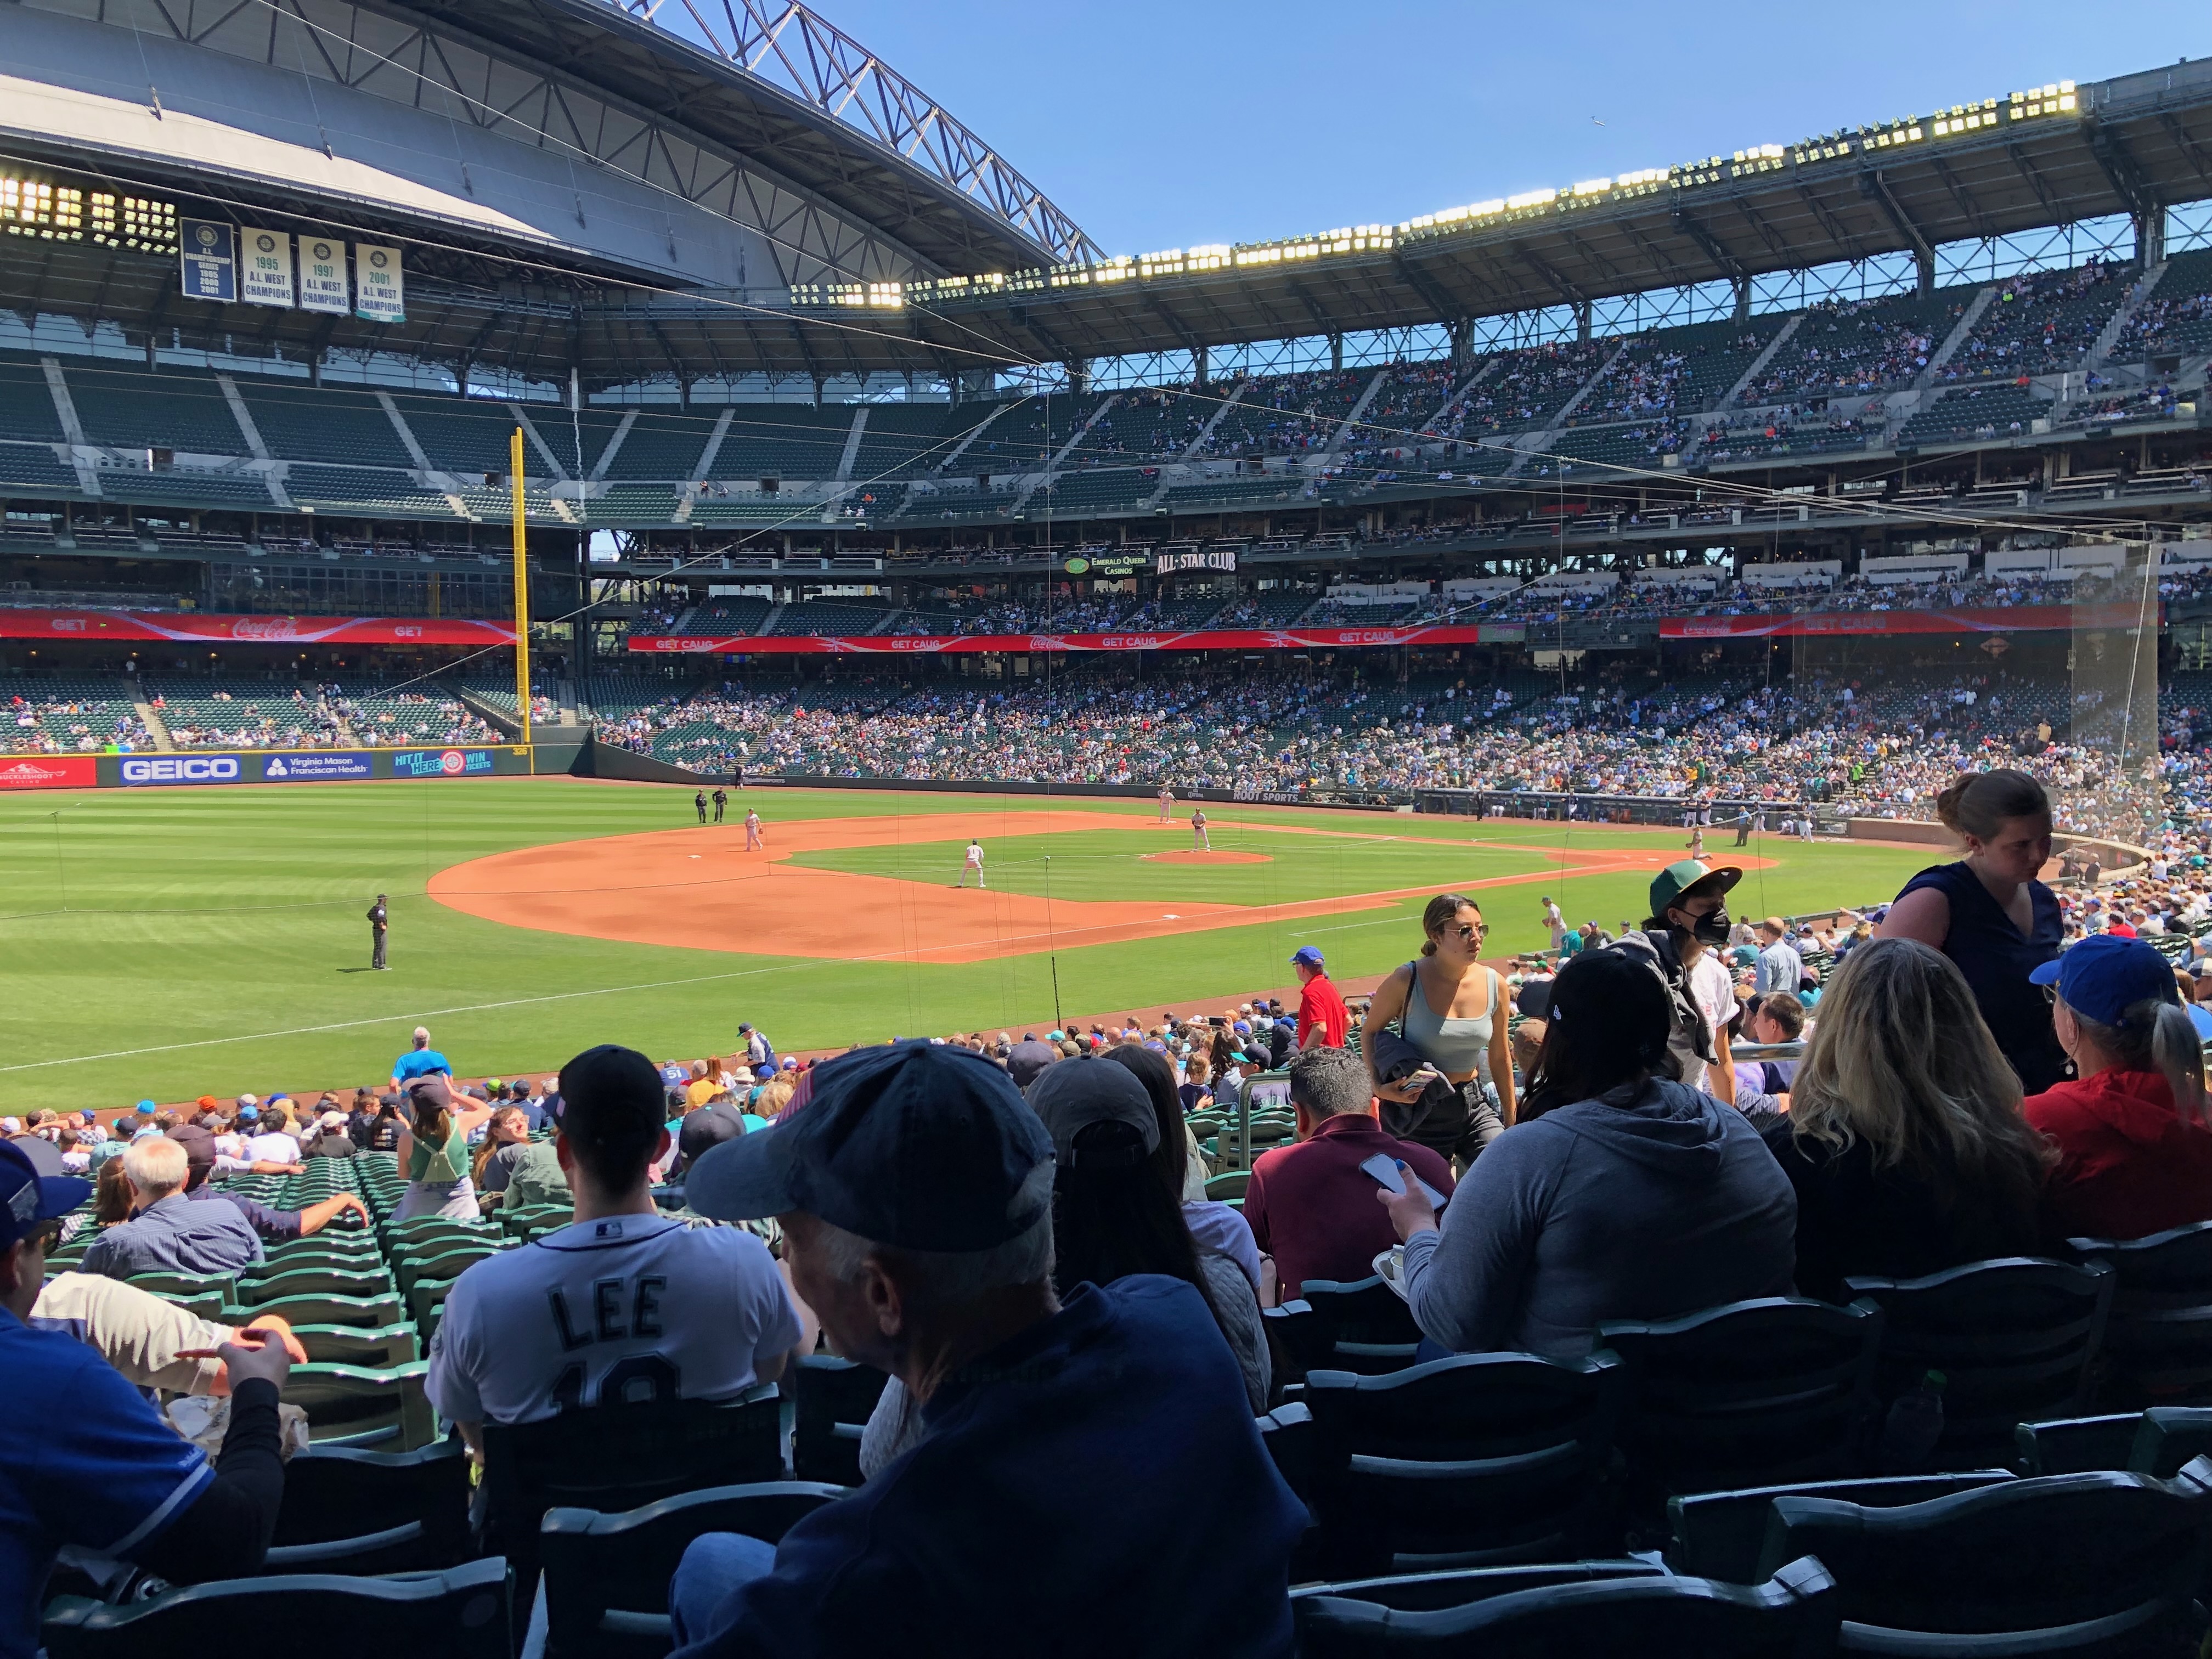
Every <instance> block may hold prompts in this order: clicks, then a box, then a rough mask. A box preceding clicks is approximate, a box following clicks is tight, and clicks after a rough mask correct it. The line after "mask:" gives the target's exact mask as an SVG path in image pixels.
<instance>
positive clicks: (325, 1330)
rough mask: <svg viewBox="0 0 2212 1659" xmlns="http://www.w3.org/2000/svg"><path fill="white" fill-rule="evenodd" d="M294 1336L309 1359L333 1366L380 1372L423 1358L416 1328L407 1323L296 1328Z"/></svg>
mask: <svg viewBox="0 0 2212 1659" xmlns="http://www.w3.org/2000/svg"><path fill="white" fill-rule="evenodd" d="M292 1334H293V1335H294V1336H295V1337H297V1338H299V1340H300V1346H301V1347H303V1348H305V1349H306V1350H307V1358H310V1359H313V1360H317V1361H319V1362H321V1363H323V1364H331V1365H356V1366H360V1367H362V1369H364V1370H383V1369H385V1368H386V1366H391V1365H408V1364H413V1363H414V1362H415V1361H416V1360H417V1359H420V1358H422V1344H421V1343H420V1342H419V1341H418V1340H416V1332H415V1328H414V1327H413V1326H412V1325H410V1324H409V1323H407V1322H405V1321H404V1320H394V1321H393V1322H392V1323H391V1324H389V1325H378V1326H374V1327H365V1326H360V1325H295V1326H294V1327H293V1328H292Z"/></svg>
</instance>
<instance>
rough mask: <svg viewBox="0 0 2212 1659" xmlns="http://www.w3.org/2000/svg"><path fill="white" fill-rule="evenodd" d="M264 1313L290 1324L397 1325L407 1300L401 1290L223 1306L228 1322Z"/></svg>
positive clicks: (238, 1322)
mask: <svg viewBox="0 0 2212 1659" xmlns="http://www.w3.org/2000/svg"><path fill="white" fill-rule="evenodd" d="M262 1314H275V1315H276V1316H277V1317H278V1318H280V1319H282V1320H283V1321H284V1322H285V1323H286V1324H288V1325H294V1326H299V1325H347V1326H351V1327H353V1328H356V1329H361V1330H374V1329H378V1328H381V1327H383V1326H386V1325H393V1324H397V1323H398V1322H399V1321H400V1320H401V1319H402V1318H404V1316H405V1314H406V1304H404V1303H403V1302H402V1301H400V1299H399V1297H398V1292H397V1291H390V1290H387V1291H385V1292H384V1293H383V1294H382V1295H380V1296H281V1297H272V1298H271V1299H270V1300H269V1301H266V1302H260V1303H256V1304H254V1305H253V1306H252V1307H250V1308H242V1307H239V1306H237V1305H235V1304H234V1305H232V1306H230V1307H228V1308H226V1309H224V1310H223V1312H222V1321H223V1322H224V1323H225V1324H227V1325H243V1324H245V1323H246V1322H247V1321H248V1320H250V1319H253V1318H256V1317H258V1316H260V1315H262Z"/></svg>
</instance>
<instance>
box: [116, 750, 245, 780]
mask: <svg viewBox="0 0 2212 1659" xmlns="http://www.w3.org/2000/svg"><path fill="white" fill-rule="evenodd" d="M123 781H124V782H125V783H236V782H237V781H238V757H237V756H235V755H162V756H159V757H151V756H149V757H146V758H144V759H140V758H138V757H136V756H134V757H131V758H130V759H128V760H126V761H125V762H124V763H123Z"/></svg>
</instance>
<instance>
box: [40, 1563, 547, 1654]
mask: <svg viewBox="0 0 2212 1659" xmlns="http://www.w3.org/2000/svg"><path fill="white" fill-rule="evenodd" d="M509 1630H510V1626H509V1624H508V1620H507V1563H506V1562H504V1561H502V1560H500V1559H498V1558H497V1557H494V1558H492V1559H489V1560H486V1561H471V1562H470V1563H469V1564H468V1565H466V1566H460V1567H454V1568H452V1569H450V1570H449V1571H445V1572H438V1573H422V1574H416V1575H410V1576H409V1577H399V1578H347V1577H338V1576H337V1575H335V1574H329V1573H312V1574H303V1575H301V1576H299V1577H283V1576H276V1575H271V1576H268V1577H259V1578H231V1579H224V1580H221V1581H219V1582H217V1583H209V1584H191V1585H187V1586H185V1588H183V1589H172V1590H164V1591H162V1592H161V1594H160V1595H155V1596H154V1597H152V1598H150V1599H149V1600H147V1601H134V1602H131V1603H128V1604H125V1605H123V1606H111V1605H109V1604H108V1603H106V1602H104V1601H87V1600H84V1599H83V1598H82V1597H78V1596H62V1597H59V1598H58V1599H57V1600H55V1601H52V1603H50V1604H49V1605H48V1606H47V1607H46V1623H45V1626H44V1627H43V1629H42V1630H41V1632H40V1635H41V1637H42V1638H43V1639H44V1641H45V1644H46V1652H47V1653H48V1654H49V1655H50V1656H51V1659H206V1656H208V1655H210V1654H213V1653H222V1652H228V1651H230V1650H234V1649H236V1648H239V1647H240V1646H241V1645H243V1646H245V1647H247V1648H249V1649H252V1650H262V1651H266V1650H271V1649H279V1648H297V1649H300V1650H304V1651H308V1652H312V1653H313V1654H314V1655H315V1659H392V1656H393V1655H394V1654H404V1655H406V1656H408V1659H507V1654H508V1652H509Z"/></svg>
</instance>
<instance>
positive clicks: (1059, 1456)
mask: <svg viewBox="0 0 2212 1659" xmlns="http://www.w3.org/2000/svg"><path fill="white" fill-rule="evenodd" d="M1098 1064H1099V1062H1098V1061H1096V1060H1063V1061H1062V1062H1060V1065H1058V1066H1053V1067H1050V1068H1049V1069H1048V1070H1047V1071H1046V1072H1045V1073H1044V1074H1043V1079H1041V1080H1040V1082H1039V1084H1038V1085H1037V1086H1039V1087H1042V1086H1044V1085H1045V1084H1046V1083H1047V1082H1050V1081H1052V1080H1054V1079H1058V1078H1059V1077H1060V1073H1069V1074H1070V1082H1069V1084H1067V1085H1058V1084H1055V1085H1054V1086H1055V1087H1061V1086H1074V1085H1075V1084H1077V1083H1079V1079H1075V1078H1074V1077H1073V1074H1074V1073H1079V1072H1084V1071H1087V1070H1090V1069H1092V1068H1095V1067H1096V1066H1097V1065H1098ZM1112 1069H1118V1068H1112ZM810 1075H811V1077H812V1079H813V1084H814V1088H813V1097H812V1099H811V1101H809V1102H808V1103H807V1105H806V1107H805V1109H804V1110H803V1111H800V1112H799V1113H797V1114H795V1115H791V1116H788V1117H786V1118H784V1119H783V1120H781V1121H779V1122H778V1123H776V1124H775V1126H774V1127H770V1128H768V1129H764V1130H759V1131H756V1132H755V1133H752V1134H749V1135H747V1136H745V1137H744V1139H741V1140H734V1141H731V1142H729V1143H728V1144H726V1145H725V1146H717V1147H715V1148H714V1150H713V1151H711V1152H708V1153H707V1154H706V1155H705V1156H704V1157H702V1158H701V1159H700V1160H699V1164H698V1167H697V1168H696V1170H693V1172H692V1174H691V1177H690V1182H688V1184H687V1186H686V1194H687V1196H688V1198H689V1200H690V1207H691V1208H692V1209H694V1210H696V1211H697V1212H700V1213H702V1214H705V1215H708V1216H713V1217H715V1218H720V1219H723V1220H738V1219H744V1218H752V1217H756V1216H764V1215H771V1214H773V1215H775V1217H776V1218H778V1219H779V1220H780V1221H781V1224H782V1225H783V1231H784V1245H785V1259H786V1261H787V1263H788V1264H789V1267H790V1269H791V1276H792V1283H793V1288H794V1289H796V1290H797V1291H798V1293H799V1297H801V1298H802V1299H803V1300H804V1301H805V1303H806V1304H807V1305H808V1306H809V1307H810V1308H811V1309H812V1310H814V1311H815V1313H816V1314H817V1316H819V1317H820V1319H821V1322H822V1328H823V1333H824V1334H826V1335H827V1336H828V1337H829V1340H830V1344H831V1346H833V1347H834V1348H835V1349H836V1351H837V1352H839V1353H841V1354H843V1355H844V1356H845V1357H847V1358H850V1359H855V1360H858V1361H860V1363H862V1364H868V1365H873V1366H876V1367H877V1368H878V1369H879V1370H885V1371H888V1372H889V1373H890V1382H889V1383H887V1384H886V1385H885V1387H884V1395H883V1400H882V1401H881V1403H880V1404H879V1405H878V1407H877V1410H876V1414H875V1417H874V1418H873V1419H872V1425H871V1428H870V1431H869V1435H868V1437H867V1438H866V1439H865V1440H864V1441H863V1442H862V1447H861V1467H862V1470H863V1473H864V1474H866V1484H865V1485H863V1486H859V1487H857V1488H856V1489H854V1491H853V1492H850V1493H849V1494H848V1496H846V1497H844V1498H840V1499H839V1500H838V1501H837V1502H836V1503H835V1504H824V1505H823V1506H822V1507H821V1508H819V1509H817V1510H812V1511H811V1513H809V1514H808V1515H806V1516H805V1517H803V1518H802V1519H801V1520H800V1521H799V1522H798V1523H797V1524H796V1525H794V1526H793V1527H792V1528H791V1529H790V1530H789V1531H787V1532H786V1533H785V1534H784V1535H783V1537H782V1540H781V1542H779V1543H776V1544H774V1545H770V1544H768V1543H764V1542H762V1541H758V1540H756V1539H750V1538H742V1537H739V1536H737V1535H736V1534H729V1533H709V1534H706V1535H704V1536H703V1537H701V1538H699V1539H697V1540H696V1541H694V1542H693V1543H692V1544H691V1546H690V1548H689V1549H687V1550H686V1551H685V1553H684V1559H683V1562H682V1564H681V1565H679V1566H678V1569H677V1571H676V1577H675V1580H674V1583H672V1584H671V1587H670V1591H669V1602H670V1608H669V1610H670V1615H671V1623H672V1625H673V1626H674V1634H675V1638H676V1644H677V1652H678V1656H679V1659H701V1656H706V1655H716V1656H721V1655H731V1656H735V1655H738V1654H753V1653H769V1652H805V1653H874V1652H890V1651H897V1650H903V1651H914V1650H920V1651H924V1652H930V1653H936V1652H949V1651H951V1650H953V1649H954V1648H955V1647H956V1646H957V1648H959V1649H960V1650H963V1651H966V1650H973V1651H975V1652H979V1653H1003V1652H1015V1651H1026V1650H1034V1649H1035V1648H1036V1644H1037V1632H1040V1631H1046V1630H1049V1631H1051V1632H1053V1636H1052V1638H1051V1641H1050V1643H1049V1644H1048V1645H1049V1646H1050V1647H1051V1648H1052V1650H1053V1651H1054V1654H1055V1656H1069V1659H1091V1656H1097V1659H1108V1656H1113V1659H1121V1656H1124V1655H1127V1654H1129V1653H1133V1652H1161V1653H1206V1652H1217V1651H1227V1652H1261V1651H1266V1652H1282V1653H1287V1652H1288V1651H1289V1650H1290V1647H1291V1624H1290V1606H1289V1600H1288V1583H1289V1565H1290V1551H1291V1546H1292V1545H1293V1544H1294V1543H1295V1542H1296V1541H1297V1538H1298V1536H1299V1535H1300V1534H1301V1533H1302V1532H1303V1531H1304V1527H1305V1521H1306V1516H1305V1510H1304V1505H1303V1504H1300V1503H1299V1502H1298V1501H1297V1498H1295V1497H1293V1496H1292V1495H1291V1491H1290V1489H1289V1488H1288V1487H1287V1486H1285V1485H1284V1484H1283V1481H1282V1479H1281V1477H1280V1476H1279V1475H1278V1474H1276V1473H1275V1469H1274V1466H1273V1462H1272V1461H1271V1460H1270V1459H1269V1457H1268V1455H1267V1451H1266V1450H1265V1449H1264V1448H1263V1447H1262V1445H1261V1442H1260V1437H1259V1435H1258V1433H1257V1432H1256V1431H1255V1429H1254V1427H1253V1424H1252V1417H1251V1411H1250V1408H1249V1406H1248V1405H1247V1403H1246V1401H1245V1395H1244V1384H1243V1375H1242V1373H1241V1372H1240V1371H1239V1370H1238V1368H1237V1361H1236V1358H1235V1357H1234V1356H1233V1355H1232V1354H1231V1352H1230V1349H1229V1345H1228V1343H1227V1342H1226V1341H1225V1340H1224V1339H1223V1337H1222V1334H1221V1330H1220V1327H1219V1326H1218V1324H1217V1323H1216V1322H1215V1321H1214V1318H1213V1315H1212V1311H1211V1310H1210V1308H1209V1307H1208V1305H1207V1304H1206V1299H1205V1297H1202V1296H1201V1295H1200V1293H1199V1291H1198V1290H1197V1289H1196V1288H1195V1287H1194V1285H1190V1284H1188V1283H1186V1282H1185V1281H1184V1280H1182V1279H1171V1278H1167V1277H1164V1276H1160V1275H1154V1274H1145V1273H1137V1274H1131V1275H1128V1276H1127V1277H1124V1278H1121V1279H1115V1281H1114V1282H1113V1283H1111V1284H1110V1285H1103V1286H1101V1285H1090V1284H1084V1285H1068V1286H1066V1304H1065V1305H1063V1304H1062V1303H1061V1301H1060V1294H1059V1291H1058V1290H1057V1289H1056V1288H1055V1286H1054V1282H1053V1258H1052V1229H1053V1202H1054V1200H1053V1189H1054V1158H1053V1142H1052V1139H1051V1137H1050V1136H1049V1135H1048V1133H1046V1127H1045V1125H1044V1124H1043V1122H1042V1121H1040V1120H1039V1118H1038V1116H1037V1115H1036V1113H1035V1112H1034V1111H1032V1110H1031V1109H1030V1106H1029V1105H1028V1103H1026V1102H1024V1100H1023V1098H1022V1097H1021V1096H1020V1095H1019V1094H1018V1093H1016V1092H1015V1090H1014V1085H1013V1084H1012V1080H1011V1079H1008V1077H1007V1076H1006V1073H1005V1072H1004V1071H1002V1070H1001V1069H1000V1067H999V1066H995V1065H994V1064H993V1063H992V1062H991V1061H989V1060H986V1059H984V1058H983V1057H982V1056H981V1055H980V1054H974V1053H971V1052H969V1050H967V1049H965V1048H954V1047H952V1046H951V1045H938V1044H932V1043H929V1042H894V1043H891V1044H890V1045H888V1046H886V1047H883V1048H864V1049H860V1050H857V1051H855V1052H854V1053H852V1054H845V1055H842V1056H841V1057H839V1058H838V1059H836V1060H825V1061H823V1063H822V1064H821V1065H819V1066H816V1067H815V1068H814V1070H813V1071H812V1073H811V1074H810ZM1130 1178H1131V1179H1133V1180H1141V1181H1144V1182H1150V1181H1151V1180H1152V1175H1151V1173H1150V1172H1149V1170H1147V1169H1145V1168H1143V1167H1139V1168H1138V1169H1136V1170H1132V1171H1131V1172H1130ZM885 1430H888V1432H887V1433H886V1432H884V1431H885ZM979 1494H983V1495H984V1496H982V1497H980V1498H979ZM919 1564H926V1565H919ZM925 1608H927V1626H926V1627H917V1626H916V1624H915V1620H916V1618H917V1617H918V1616H919V1615H921V1613H922V1612H923V1610H924V1609H925Z"/></svg>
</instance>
